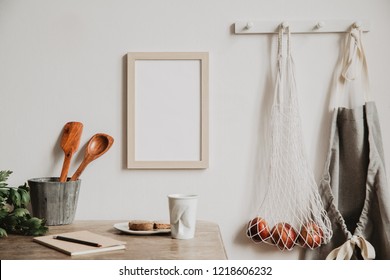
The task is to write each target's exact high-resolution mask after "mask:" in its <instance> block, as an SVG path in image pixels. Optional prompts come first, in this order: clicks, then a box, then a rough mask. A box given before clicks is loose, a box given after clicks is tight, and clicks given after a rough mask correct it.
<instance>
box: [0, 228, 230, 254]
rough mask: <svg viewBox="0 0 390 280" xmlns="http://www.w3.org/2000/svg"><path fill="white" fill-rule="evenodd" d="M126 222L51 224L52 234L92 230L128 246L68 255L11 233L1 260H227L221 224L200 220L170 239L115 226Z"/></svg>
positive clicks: (1, 241) (0, 243)
mask: <svg viewBox="0 0 390 280" xmlns="http://www.w3.org/2000/svg"><path fill="white" fill-rule="evenodd" d="M120 222H125V221H75V222H74V223H72V224H70V225H62V226H50V227H49V232H48V233H47V234H48V235H49V234H60V233H65V232H72V231H79V230H89V231H91V232H94V233H97V234H101V235H104V236H108V237H112V238H114V239H117V240H122V241H126V242H127V244H126V249H125V250H118V251H111V252H102V253H95V254H86V255H80V256H68V255H66V254H64V253H61V252H58V251H56V250H54V249H51V248H48V247H46V246H43V245H41V244H38V243H36V242H34V241H33V240H32V238H33V237H31V236H20V235H12V234H10V235H9V236H8V237H4V238H0V260H22V259H26V260H33V259H40V260H54V259H65V260H66V259H69V260H70V259H77V260H79V259H87V260H104V259H106V260H174V259H182V260H191V259H192V260H201V259H210V260H213V259H214V260H224V259H227V256H226V252H225V248H224V245H223V241H222V238H221V234H220V231H219V227H218V225H217V224H215V223H211V222H208V221H197V226H196V232H195V237H194V238H193V239H188V240H178V239H173V238H171V236H170V234H169V233H168V234H167V233H165V234H158V235H130V234H125V233H121V232H120V231H118V230H117V229H115V228H114V227H113V225H114V224H115V223H120Z"/></svg>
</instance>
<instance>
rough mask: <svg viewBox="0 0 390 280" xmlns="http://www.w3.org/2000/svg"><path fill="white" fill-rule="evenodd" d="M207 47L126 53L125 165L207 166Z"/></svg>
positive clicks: (144, 167) (158, 167)
mask: <svg viewBox="0 0 390 280" xmlns="http://www.w3.org/2000/svg"><path fill="white" fill-rule="evenodd" d="M208 68H209V61H208V53H206V52H131V53H128V54H127V109H128V110H127V118H128V119H127V137H128V140H127V167H128V168H129V169H204V168H208V164H209V160H208V157H209V155H208V152H209V151H208V150H209V144H208V84H209V82H208V79H209V69H208Z"/></svg>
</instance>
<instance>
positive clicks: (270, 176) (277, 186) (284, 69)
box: [246, 27, 332, 250]
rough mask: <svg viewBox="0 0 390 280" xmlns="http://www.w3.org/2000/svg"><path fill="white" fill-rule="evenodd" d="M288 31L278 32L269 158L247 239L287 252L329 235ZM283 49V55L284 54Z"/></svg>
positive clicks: (310, 245)
mask: <svg viewBox="0 0 390 280" xmlns="http://www.w3.org/2000/svg"><path fill="white" fill-rule="evenodd" d="M290 38H291V35H290V29H289V27H287V28H283V27H280V28H279V34H278V63H277V77H276V85H275V95H274V100H273V105H272V108H271V116H270V130H269V133H270V134H269V139H268V140H269V142H268V144H267V148H268V151H267V152H268V153H269V155H268V158H267V159H266V160H267V162H266V168H265V169H263V170H261V171H260V172H262V173H264V174H262V175H263V176H264V178H265V184H266V185H264V186H261V187H262V188H263V189H265V194H264V197H263V199H262V201H261V203H260V206H259V208H258V210H257V213H256V215H254V218H253V219H251V220H250V221H249V223H248V226H247V229H246V234H247V236H248V237H249V238H250V239H251V240H252V241H253V242H255V243H260V242H265V243H268V244H272V245H276V246H277V247H278V248H279V249H280V250H291V249H292V248H293V247H294V246H295V245H299V246H302V247H305V248H311V249H314V248H317V247H319V246H321V245H322V244H324V243H327V242H328V241H329V239H330V238H331V236H332V230H331V226H330V221H329V218H328V216H327V214H326V212H325V210H324V207H323V204H322V201H321V198H320V196H319V193H318V187H317V184H316V182H315V179H314V175H313V172H312V170H311V168H310V166H309V164H308V161H307V158H306V153H305V148H304V143H303V137H302V129H301V120H300V115H299V108H298V98H297V92H296V85H295V76H294V64H293V59H292V56H291V44H290V43H291V40H290ZM285 49H286V50H285Z"/></svg>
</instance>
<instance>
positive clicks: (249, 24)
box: [245, 21, 253, 29]
mask: <svg viewBox="0 0 390 280" xmlns="http://www.w3.org/2000/svg"><path fill="white" fill-rule="evenodd" d="M252 27H253V22H251V21H249V22H247V23H246V25H245V29H251V28H252Z"/></svg>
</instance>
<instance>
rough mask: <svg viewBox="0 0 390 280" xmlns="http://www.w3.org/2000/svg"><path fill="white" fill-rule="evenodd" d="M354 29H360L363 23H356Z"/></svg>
mask: <svg viewBox="0 0 390 280" xmlns="http://www.w3.org/2000/svg"><path fill="white" fill-rule="evenodd" d="M353 27H355V28H360V27H362V22H361V21H357V22H355V23H354V24H353Z"/></svg>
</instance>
